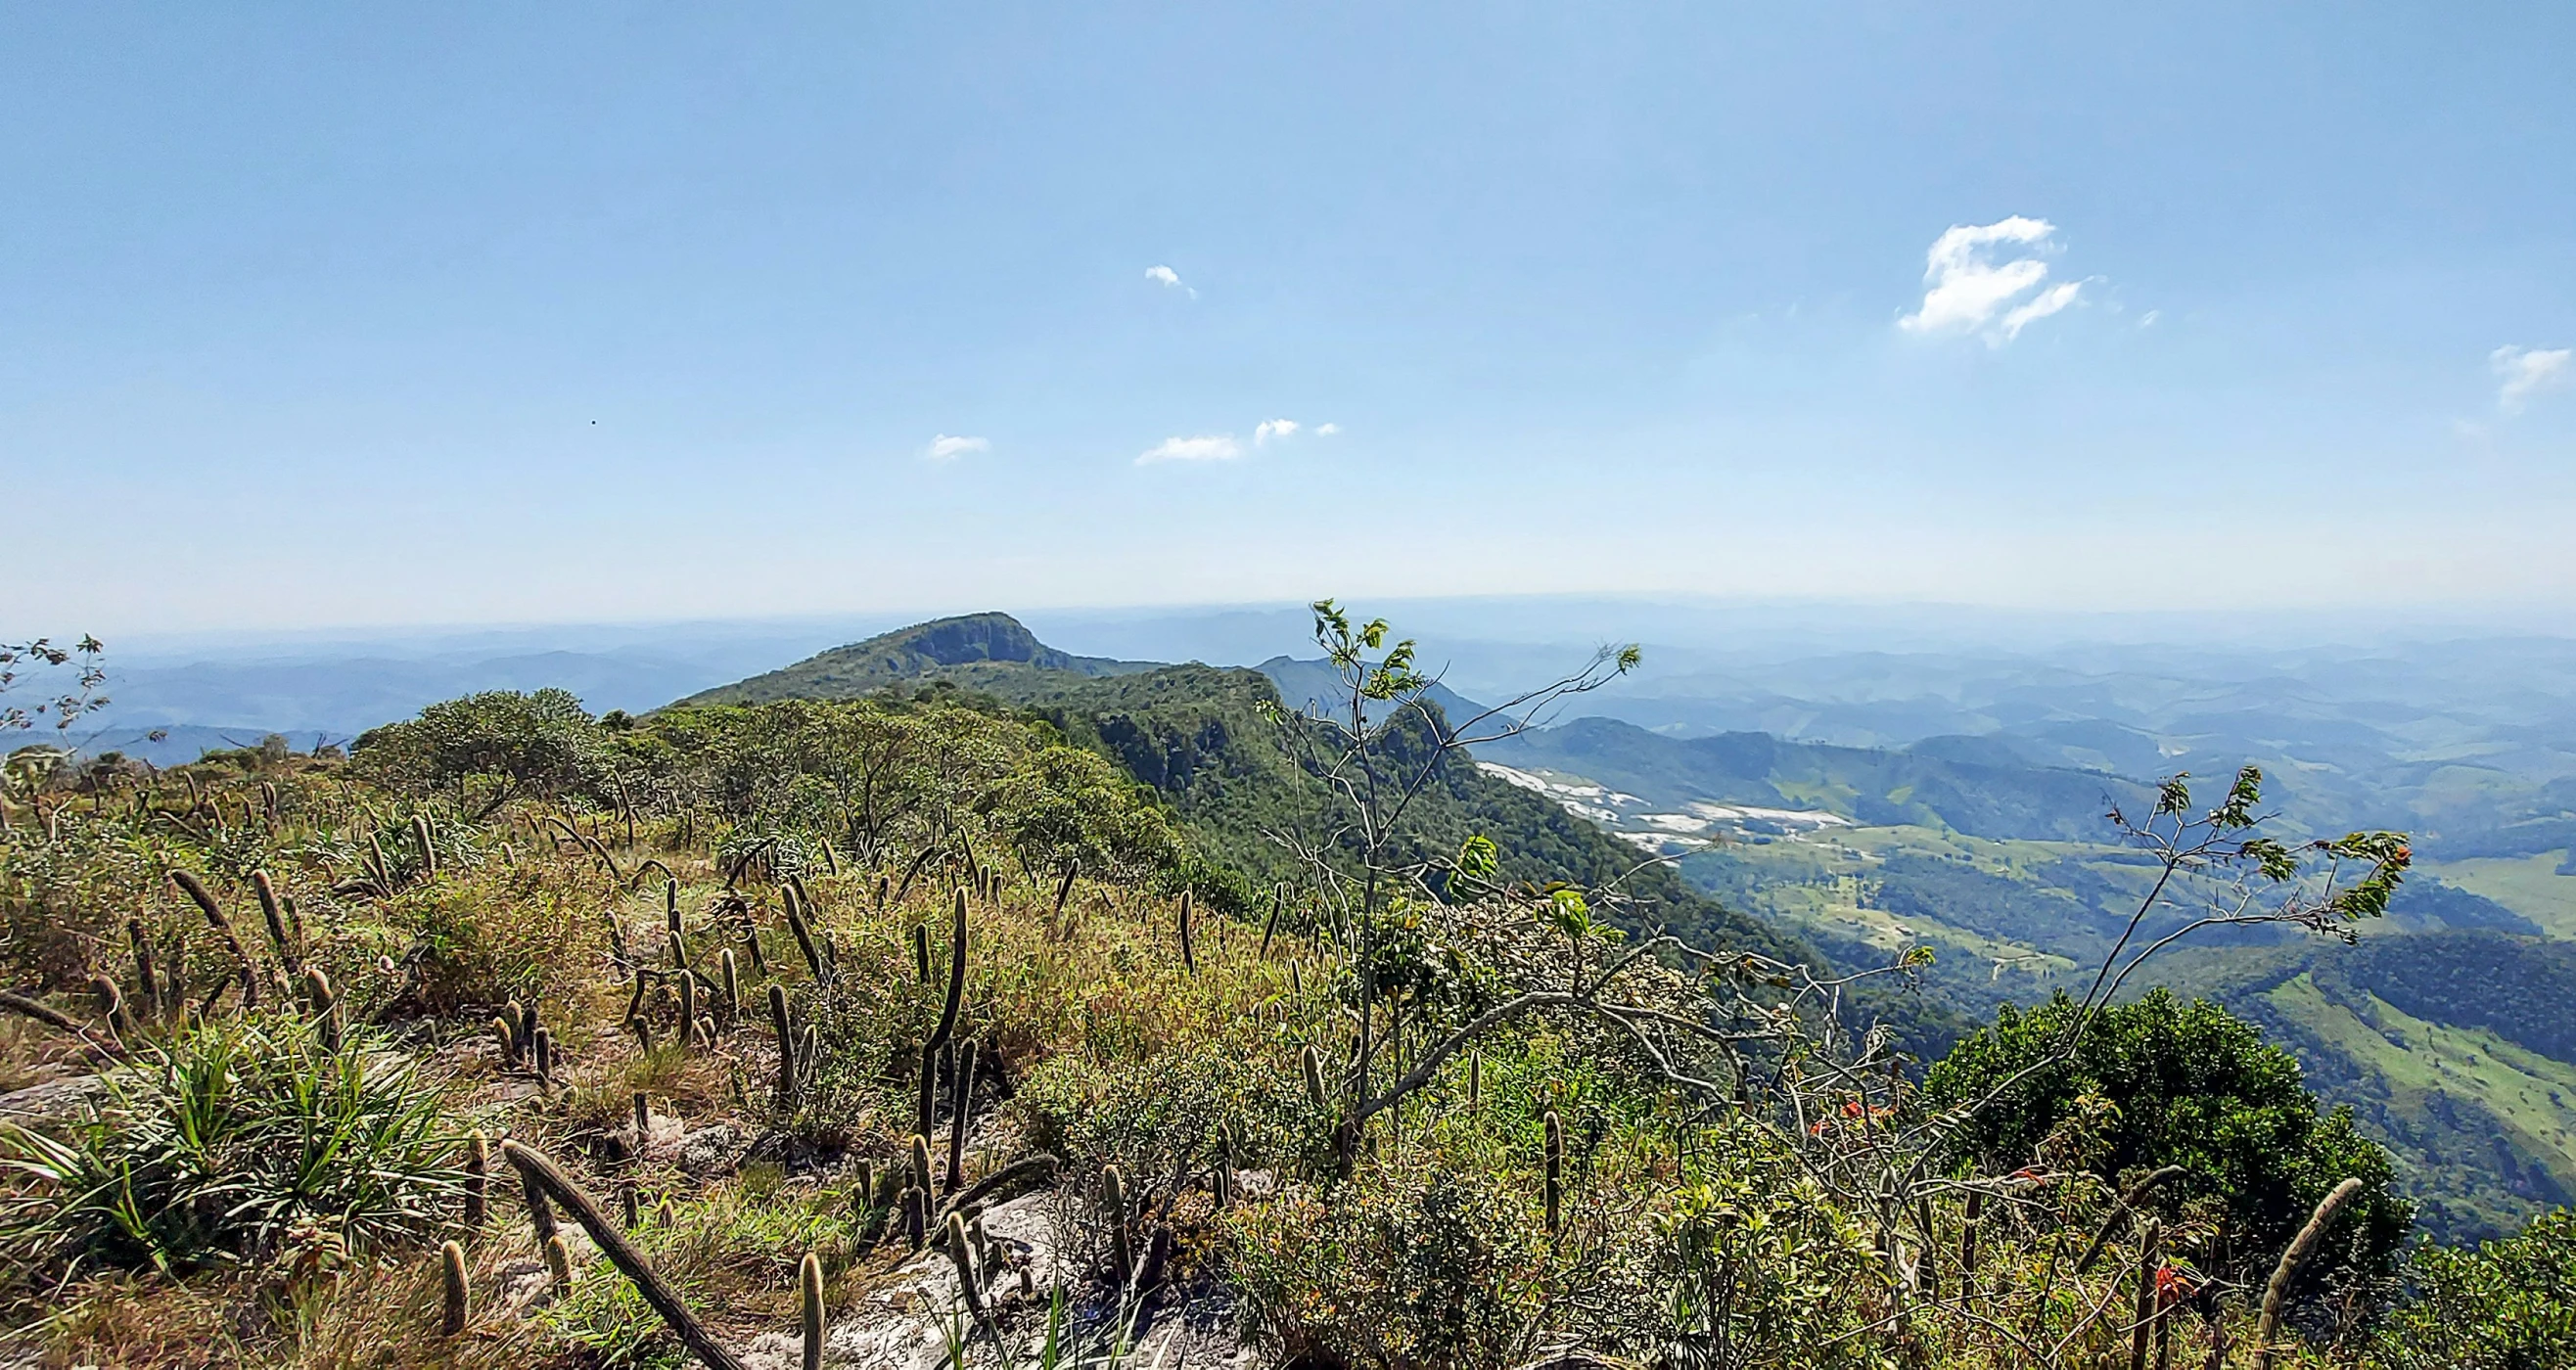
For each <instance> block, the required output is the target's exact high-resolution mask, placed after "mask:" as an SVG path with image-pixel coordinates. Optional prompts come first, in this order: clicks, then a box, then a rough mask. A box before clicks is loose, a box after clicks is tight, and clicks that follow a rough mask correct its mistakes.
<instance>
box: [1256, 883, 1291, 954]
mask: <svg viewBox="0 0 2576 1370" xmlns="http://www.w3.org/2000/svg"><path fill="white" fill-rule="evenodd" d="M1287 898H1288V895H1287V891H1286V890H1285V889H1283V888H1282V887H1280V886H1277V885H1273V886H1271V887H1270V917H1269V919H1268V920H1266V921H1265V922H1263V923H1262V925H1261V957H1262V959H1263V960H1265V961H1266V960H1268V959H1269V958H1270V935H1271V934H1272V933H1275V932H1277V931H1279V910H1280V907H1281V906H1282V905H1283V904H1284V903H1286V901H1287Z"/></svg>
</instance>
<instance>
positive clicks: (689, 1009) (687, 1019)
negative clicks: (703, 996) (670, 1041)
mask: <svg viewBox="0 0 2576 1370" xmlns="http://www.w3.org/2000/svg"><path fill="white" fill-rule="evenodd" d="M697 1035H698V977H696V976H694V975H691V974H689V973H688V972H687V971H682V972H680V1042H681V1045H682V1046H684V1047H685V1046H686V1045H688V1043H689V1039H691V1038H693V1037H695V1036H697Z"/></svg>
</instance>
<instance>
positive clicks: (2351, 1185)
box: [2254, 1179, 2361, 1370]
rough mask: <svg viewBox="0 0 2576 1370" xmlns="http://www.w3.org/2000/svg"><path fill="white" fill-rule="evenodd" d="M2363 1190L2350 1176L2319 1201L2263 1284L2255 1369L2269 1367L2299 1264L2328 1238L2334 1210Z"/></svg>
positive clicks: (2256, 1338)
mask: <svg viewBox="0 0 2576 1370" xmlns="http://www.w3.org/2000/svg"><path fill="white" fill-rule="evenodd" d="M2360 1192H2361V1181H2360V1180H2358V1179H2347V1180H2345V1181H2344V1182H2343V1183H2341V1184H2339V1185H2336V1186H2335V1187H2334V1191H2333V1192H2332V1193H2330V1194H2328V1195H2326V1196H2325V1198H2324V1200H2323V1201H2321V1202H2319V1203H2318V1204H2317V1211H2316V1212H2315V1213H2314V1214H2312V1215H2310V1216H2309V1218H2308V1225H2307V1226H2305V1227H2302V1228H2300V1229H2299V1235H2298V1236H2296V1237H2293V1238H2291V1239H2290V1245H2289V1247H2288V1249H2286V1250H2284V1251H2283V1252H2282V1253H2281V1263H2280V1264H2278V1265H2275V1266H2273V1267H2272V1280H2271V1283H2269V1284H2267V1285H2265V1286H2264V1287H2263V1315H2262V1316H2261V1317H2260V1318H2259V1319H2257V1320H2256V1321H2255V1324H2254V1370H2267V1368H2268V1367H2269V1366H2270V1365H2271V1364H2272V1334H2273V1332H2275V1331H2276V1330H2278V1329H2279V1327H2280V1325H2281V1308H2282V1305H2284V1304H2286V1303H2288V1302H2289V1299H2290V1282H2291V1281H2293V1280H2295V1279H2297V1278H2298V1274H2299V1267H2300V1266H2301V1265H2303V1264H2305V1263H2306V1261H2307V1259H2308V1253H2309V1252H2310V1251H2313V1250H2315V1249H2316V1245H2317V1243H2318V1242H2320V1241H2323V1240H2325V1235H2326V1228H2327V1227H2328V1226H2329V1225H2331V1224H2332V1223H2333V1222H2334V1217H2335V1213H2336V1212H2337V1211H2338V1210H2340V1209H2341V1208H2342V1207H2343V1206H2344V1205H2345V1204H2347V1203H2350V1202H2351V1201H2352V1196H2353V1195H2355V1194H2358V1193H2360Z"/></svg>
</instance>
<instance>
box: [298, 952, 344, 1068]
mask: <svg viewBox="0 0 2576 1370" xmlns="http://www.w3.org/2000/svg"><path fill="white" fill-rule="evenodd" d="M304 1002H305V1003H306V1004H307V1005H308V1006H309V1007H310V1008H311V1009H312V1011H313V1030H314V1031H315V1032H316V1033H319V1034H320V1035H321V1038H322V1049H323V1050H324V1051H327V1052H330V1053H331V1054H332V1055H334V1056H337V1055H339V1054H340V996H339V995H338V994H337V993H335V992H334V991H333V990H332V988H331V977H330V976H328V975H325V974H323V973H322V968H321V967H320V966H307V967H305V969H304Z"/></svg>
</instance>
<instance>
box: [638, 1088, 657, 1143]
mask: <svg viewBox="0 0 2576 1370" xmlns="http://www.w3.org/2000/svg"><path fill="white" fill-rule="evenodd" d="M634 1103H635V1154H636V1155H638V1156H641V1155H643V1154H644V1143H646V1142H647V1141H650V1140H651V1139H652V1136H653V1100H652V1098H651V1096H649V1095H647V1094H646V1093H645V1092H644V1091H642V1090H640V1089H639V1090H637V1091H635V1100H634Z"/></svg>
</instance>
